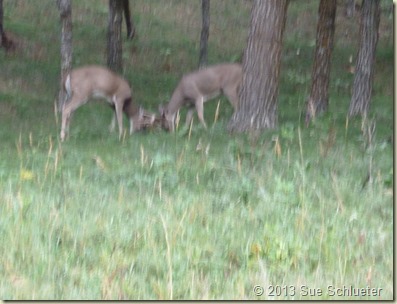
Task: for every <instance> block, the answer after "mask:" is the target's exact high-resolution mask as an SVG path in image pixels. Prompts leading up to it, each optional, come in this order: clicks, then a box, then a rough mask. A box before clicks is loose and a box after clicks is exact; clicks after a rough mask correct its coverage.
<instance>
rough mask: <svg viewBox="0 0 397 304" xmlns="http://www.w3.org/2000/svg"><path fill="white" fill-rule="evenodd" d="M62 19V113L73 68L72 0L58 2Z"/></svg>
mask: <svg viewBox="0 0 397 304" xmlns="http://www.w3.org/2000/svg"><path fill="white" fill-rule="evenodd" d="M57 4H58V10H59V14H60V18H61V24H62V25H61V26H62V30H61V83H60V90H59V96H58V110H59V111H61V110H62V108H63V105H64V103H65V102H66V92H65V88H64V85H63V83H64V81H65V80H66V76H67V75H68V74H69V73H70V70H71V68H72V51H73V49H72V4H71V0H57Z"/></svg>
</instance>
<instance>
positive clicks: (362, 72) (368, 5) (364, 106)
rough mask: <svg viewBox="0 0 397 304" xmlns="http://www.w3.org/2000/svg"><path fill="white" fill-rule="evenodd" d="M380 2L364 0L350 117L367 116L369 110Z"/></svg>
mask: <svg viewBox="0 0 397 304" xmlns="http://www.w3.org/2000/svg"><path fill="white" fill-rule="evenodd" d="M379 2H380V0H363V4H362V7H361V23H360V37H361V38H360V47H359V50H358V55H357V61H356V69H355V74H354V81H353V94H352V99H351V102H350V107H349V116H354V115H363V116H365V115H366V114H367V113H368V110H369V105H370V102H371V94H372V84H373V78H374V67H375V51H376V45H377V43H378V36H379V34H378V29H379V21H380V7H379Z"/></svg>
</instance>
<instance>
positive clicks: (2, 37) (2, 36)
mask: <svg viewBox="0 0 397 304" xmlns="http://www.w3.org/2000/svg"><path fill="white" fill-rule="evenodd" d="M3 16H4V13H3V0H0V48H1V47H3V48H5V50H6V51H10V50H13V49H14V48H15V44H14V42H13V41H12V40H11V39H9V38H8V37H7V35H6V33H5V31H4V27H3Z"/></svg>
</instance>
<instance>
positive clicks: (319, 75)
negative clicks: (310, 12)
mask: <svg viewBox="0 0 397 304" xmlns="http://www.w3.org/2000/svg"><path fill="white" fill-rule="evenodd" d="M318 15H319V19H318V23H317V38H316V51H315V55H314V63H313V70H312V86H311V91H310V97H309V100H308V102H307V107H306V125H308V124H309V122H310V121H311V119H312V118H314V117H315V116H316V115H317V114H320V113H322V112H325V111H326V110H327V109H328V87H329V75H330V72H331V54H332V49H333V41H334V33H335V15H336V0H321V1H320V5H319V10H318Z"/></svg>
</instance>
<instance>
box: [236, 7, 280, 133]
mask: <svg viewBox="0 0 397 304" xmlns="http://www.w3.org/2000/svg"><path fill="white" fill-rule="evenodd" d="M287 6H288V0H268V1H263V0H255V1H254V2H253V6H252V10H251V26H250V32H249V36H248V44H247V48H246V49H245V51H244V57H243V79H242V84H241V90H240V93H239V99H240V102H239V106H238V109H237V110H236V112H235V113H234V114H233V116H232V118H231V120H230V122H229V125H228V129H229V131H231V132H245V131H259V130H262V129H266V128H274V127H276V126H277V123H278V117H277V99H278V86H279V74H280V63H281V50H282V40H283V33H284V28H285V20H286V13H287Z"/></svg>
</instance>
